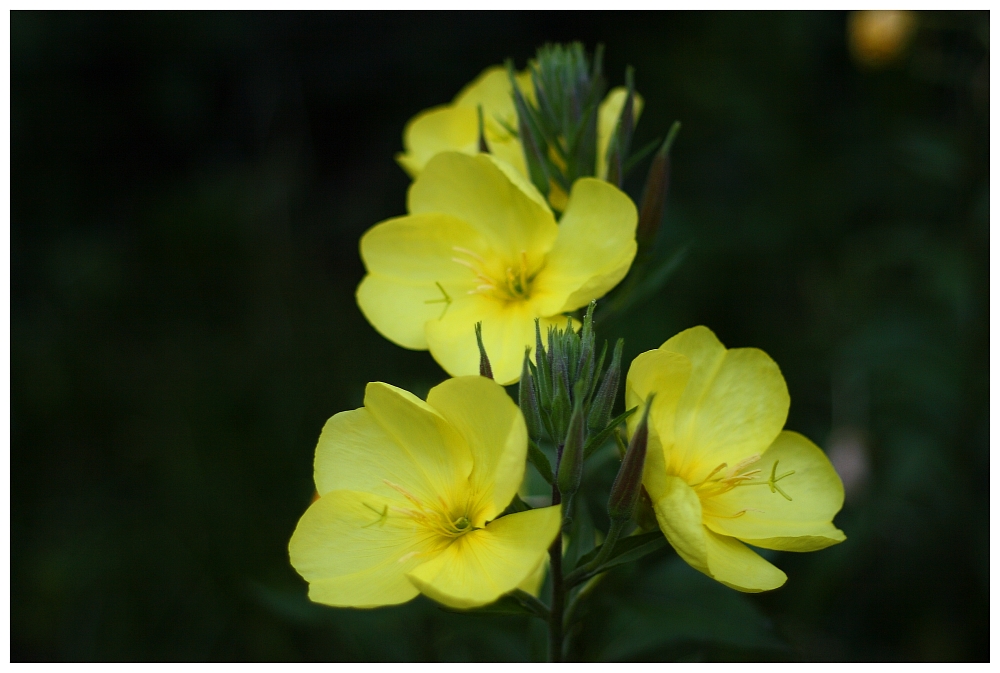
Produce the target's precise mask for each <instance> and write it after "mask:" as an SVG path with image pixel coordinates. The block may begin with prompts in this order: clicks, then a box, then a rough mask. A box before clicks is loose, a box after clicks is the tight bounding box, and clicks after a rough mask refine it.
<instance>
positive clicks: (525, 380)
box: [517, 349, 542, 442]
mask: <svg viewBox="0 0 1000 673" xmlns="http://www.w3.org/2000/svg"><path fill="white" fill-rule="evenodd" d="M529 352H530V351H529V350H528V349H525V351H524V363H523V364H522V366H521V384H520V385H519V386H518V390H517V395H518V405H519V406H520V407H521V413H523V414H524V423H525V425H527V426H528V436H529V437H531V439H533V440H535V441H536V442H537V441H538V440H539V439H541V438H542V417H541V414H540V413H539V410H538V395H537V394H536V393H535V381H534V378H535V377H533V376H532V375H531V374H532V367H531V360H530V359H529V357H528V354H529Z"/></svg>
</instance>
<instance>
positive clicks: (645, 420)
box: [608, 395, 654, 521]
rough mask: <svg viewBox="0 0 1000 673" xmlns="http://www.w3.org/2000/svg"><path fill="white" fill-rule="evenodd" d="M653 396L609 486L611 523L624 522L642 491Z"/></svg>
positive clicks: (647, 403) (648, 401)
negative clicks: (613, 481) (613, 480)
mask: <svg viewBox="0 0 1000 673" xmlns="http://www.w3.org/2000/svg"><path fill="white" fill-rule="evenodd" d="M653 397H654V396H653V395H650V396H649V399H647V400H646V409H645V410H644V411H643V412H642V418H641V419H640V420H639V425H637V426H636V428H635V432H633V433H632V441H630V442H629V443H628V450H627V451H626V452H625V458H624V460H622V464H621V467H620V468H618V476H616V477H615V483H614V484H613V485H612V486H611V496H610V497H609V498H608V516H609V517H610V518H611V520H612V521H626V520H628V519H629V518H631V516H632V512H633V511H634V510H635V503H636V500H638V499H639V491H640V490H641V489H642V468H643V465H645V463H646V446H647V444H648V443H649V409H650V408H651V407H652V406H653Z"/></svg>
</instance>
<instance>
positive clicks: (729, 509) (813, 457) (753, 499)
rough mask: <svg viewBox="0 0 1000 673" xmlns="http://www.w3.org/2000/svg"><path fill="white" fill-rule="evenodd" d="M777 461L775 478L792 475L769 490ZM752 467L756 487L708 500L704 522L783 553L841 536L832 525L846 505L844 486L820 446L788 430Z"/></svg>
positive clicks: (823, 544)
mask: <svg viewBox="0 0 1000 673" xmlns="http://www.w3.org/2000/svg"><path fill="white" fill-rule="evenodd" d="M775 465H776V469H775V470H774V476H776V477H781V476H782V475H784V474H786V473H788V472H794V474H789V475H788V476H786V477H784V478H781V479H780V480H779V481H777V483H776V484H775V486H776V490H773V491H772V489H771V487H770V486H769V485H768V484H767V483H766V482H767V481H768V479H769V478H770V477H771V474H772V472H771V471H772V468H774V467H775ZM754 467H760V469H761V474H760V477H759V478H758V479H757V480H755V481H754V482H753V484H754V485H750V486H739V487H737V488H734V489H733V490H731V491H728V492H727V493H723V494H721V495H718V496H715V497H713V498H708V499H706V501H705V503H704V510H705V525H706V526H708V527H709V528H711V529H712V530H714V531H716V532H717V533H721V534H723V535H730V536H732V537H736V538H739V539H740V540H744V541H745V542H748V543H750V544H752V545H754V546H756V547H764V548H766V549H783V550H787V551H815V550H817V549H823V548H824V547H829V546H830V545H832V544H836V543H838V542H842V541H843V540H844V539H845V537H844V533H843V532H841V531H840V530H838V529H837V527H836V526H834V525H833V523H832V521H833V516H834V515H835V514H836V513H837V512H839V511H840V508H841V506H842V505H843V504H844V485H843V484H842V483H841V481H840V477H839V476H838V475H837V472H836V471H835V470H834V469H833V465H831V464H830V461H829V460H828V459H827V457H826V454H824V453H823V451H822V450H820V448H819V447H818V446H816V445H815V444H813V443H812V442H810V441H809V440H808V439H806V438H805V437H803V436H802V435H800V434H799V433H797V432H790V431H788V430H786V431H784V432H782V433H781V434H780V435H778V438H777V439H776V440H774V443H773V444H771V447H770V448H769V449H768V450H767V451H765V452H764V455H763V456H762V457H761V460H760V462H758V463H757V464H756V465H755V466H754ZM777 488H780V489H781V491H778V490H777ZM782 493H784V494H786V495H788V497H790V498H791V500H787V499H786V498H785V497H784V496H783V495H782ZM740 512H742V514H740Z"/></svg>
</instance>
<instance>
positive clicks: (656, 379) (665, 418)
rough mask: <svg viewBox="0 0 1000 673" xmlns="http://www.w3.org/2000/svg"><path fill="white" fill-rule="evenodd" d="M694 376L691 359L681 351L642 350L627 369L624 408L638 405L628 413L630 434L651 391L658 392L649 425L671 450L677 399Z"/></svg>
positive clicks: (662, 442)
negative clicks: (636, 408)
mask: <svg viewBox="0 0 1000 673" xmlns="http://www.w3.org/2000/svg"><path fill="white" fill-rule="evenodd" d="M690 377H691V362H690V361H689V360H688V359H687V358H686V357H684V356H683V355H681V354H679V353H671V352H669V351H664V350H655V351H646V352H645V353H640V354H639V356H638V357H636V359H635V360H633V361H632V364H631V365H630V366H629V369H628V376H627V377H626V379H625V408H626V409H631V408H632V407H639V411H638V412H636V413H634V414H632V415H631V416H629V419H628V429H629V435H630V436H631V434H632V433H633V432H634V431H635V426H636V425H638V423H639V420H640V419H641V418H642V408H643V405H644V404H645V403H646V399H647V398H648V397H649V395H650V393H655V394H656V398H655V399H654V400H653V408H652V409H651V410H650V412H649V422H650V427H651V428H652V429H653V430H654V431H655V433H656V435H657V437H658V438H659V441H660V443H661V444H662V445H663V446H665V447H667V448H668V449H669V448H670V447H671V446H672V445H673V443H674V417H675V415H676V412H677V402H678V401H679V400H680V399H681V396H682V395H683V394H684V389H685V388H686V387H687V383H688V379H690Z"/></svg>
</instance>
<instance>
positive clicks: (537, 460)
mask: <svg viewBox="0 0 1000 673" xmlns="http://www.w3.org/2000/svg"><path fill="white" fill-rule="evenodd" d="M528 460H530V461H531V464H532V465H534V466H535V469H536V470H538V474H540V475H542V479H544V480H545V481H547V482H549V483H550V484H551V483H552V480H553V479H554V477H553V476H552V464H551V463H549V459H548V458H547V457H546V456H545V454H544V453H542V450H541V449H540V448H538V444H535V442H534V440H532V439H529V440H528ZM515 497H516V496H515Z"/></svg>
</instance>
